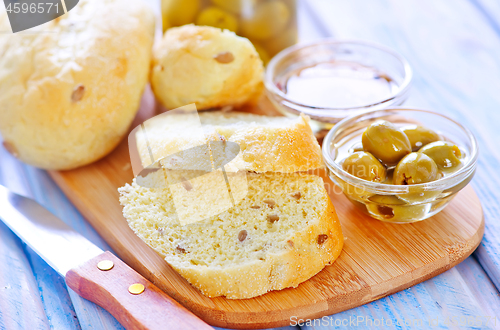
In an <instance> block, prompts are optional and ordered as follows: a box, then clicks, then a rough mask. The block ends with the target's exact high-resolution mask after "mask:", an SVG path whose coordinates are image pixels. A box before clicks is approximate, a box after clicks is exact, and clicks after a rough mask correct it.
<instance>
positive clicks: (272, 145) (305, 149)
mask: <svg viewBox="0 0 500 330" xmlns="http://www.w3.org/2000/svg"><path fill="white" fill-rule="evenodd" d="M187 116H189V117H187ZM199 119H200V122H201V125H202V127H201V128H200V127H199V126H198V127H197V125H196V124H197V123H196V121H194V120H192V115H186V116H185V115H175V116H157V117H154V118H152V119H150V120H148V121H147V124H146V126H145V127H146V133H147V134H146V135H144V134H142V131H140V132H138V133H137V135H136V141H137V150H138V155H139V157H140V159H141V162H142V165H143V166H144V167H146V166H148V165H150V164H151V163H152V162H153V161H156V160H159V159H161V158H163V157H165V156H169V155H173V154H175V153H177V152H179V151H181V150H186V149H188V148H190V147H195V146H197V145H200V144H203V143H204V141H230V142H235V143H237V144H238V145H239V147H240V149H241V152H240V153H239V154H238V156H236V158H235V159H234V160H233V161H232V162H231V165H232V166H233V167H235V168H237V169H238V170H243V171H253V172H257V173H264V172H279V173H293V172H299V171H308V170H311V169H317V168H321V167H323V161H322V157H321V149H320V146H319V144H318V142H317V140H316V138H315V136H314V134H313V132H312V130H311V127H310V126H309V117H307V116H304V115H302V116H299V117H296V118H285V117H269V116H260V115H254V114H249V113H244V112H235V111H232V112H223V111H210V112H201V113H199ZM198 125H199V122H198ZM199 131H200V132H202V133H201V136H200V134H199ZM145 136H147V138H145Z"/></svg>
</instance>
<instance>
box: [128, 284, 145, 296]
mask: <svg viewBox="0 0 500 330" xmlns="http://www.w3.org/2000/svg"><path fill="white" fill-rule="evenodd" d="M128 292H130V293H131V294H141V293H143V292H144V285H142V284H141V283H135V284H132V285H131V286H129V287H128Z"/></svg>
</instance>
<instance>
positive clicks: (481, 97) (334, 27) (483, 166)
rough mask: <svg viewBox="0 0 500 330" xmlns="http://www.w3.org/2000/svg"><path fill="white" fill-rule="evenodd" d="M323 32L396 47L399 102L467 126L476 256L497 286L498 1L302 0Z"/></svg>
mask: <svg viewBox="0 0 500 330" xmlns="http://www.w3.org/2000/svg"><path fill="white" fill-rule="evenodd" d="M308 4H310V6H311V8H312V10H313V11H314V13H315V15H316V16H317V17H319V18H320V19H321V21H322V22H324V24H325V25H326V26H327V29H328V31H329V33H330V34H332V35H335V36H336V37H338V38H343V39H351V38H354V39H366V40H371V41H374V42H379V43H382V44H384V45H386V46H389V47H392V48H394V49H396V50H398V51H399V52H401V53H402V54H403V55H404V56H405V57H407V59H408V60H409V62H410V64H411V65H412V67H413V69H414V76H415V78H414V84H413V87H412V90H411V93H410V98H409V99H408V101H407V102H406V103H405V105H408V106H414V107H419V108H424V109H430V110H433V111H437V112H442V113H444V114H446V115H448V116H450V117H452V118H455V119H456V120H458V121H460V122H462V123H464V124H465V125H467V127H469V128H470V129H471V130H472V131H473V133H474V134H475V135H476V138H477V139H478V142H479V150H480V156H479V161H478V170H477V172H476V177H475V179H474V180H473V182H472V185H473V186H474V188H475V190H476V192H477V193H478V195H479V197H480V199H481V201H482V202H483V204H484V211H485V221H486V231H485V237H484V240H483V242H482V244H481V245H480V247H479V248H478V251H477V252H476V255H477V258H478V259H479V261H480V262H481V265H482V266H483V268H484V269H486V270H487V272H488V274H489V275H490V278H491V279H492V280H493V281H494V283H495V284H496V286H497V288H499V289H500V221H499V218H500V204H499V203H498V201H499V200H500V189H499V188H498V187H500V176H499V174H498V168H500V150H499V148H498V145H499V144H500V134H499V130H498V123H500V111H498V109H499V107H500V93H498V86H499V77H500V62H499V58H500V30H499V29H498V26H499V22H500V5H499V3H498V1H495V0H474V1H467V0H455V1H447V0H407V1H397V0H387V1H383V2H382V1H377V2H372V3H370V5H369V6H367V4H366V2H365V1H361V0H352V1H349V2H345V1H340V0H312V1H309V2H308Z"/></svg>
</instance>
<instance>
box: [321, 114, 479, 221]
mask: <svg viewBox="0 0 500 330" xmlns="http://www.w3.org/2000/svg"><path fill="white" fill-rule="evenodd" d="M477 157H478V146H477V141H476V139H475V137H474V135H473V134H472V133H471V132H470V131H469V130H468V129H467V128H465V127H464V126H462V125H461V124H459V123H457V122H456V121H454V120H452V119H450V118H448V117H446V116H444V115H441V114H438V113H435V112H432V111H426V110H417V109H400V108H390V109H384V110H373V111H369V112H366V113H363V114H360V115H356V116H352V117H349V118H346V119H344V120H342V121H341V122H339V123H338V124H337V125H335V126H334V127H333V128H332V129H331V130H330V131H329V132H328V134H327V135H326V137H325V139H324V141H323V158H324V160H325V163H326V166H327V169H328V175H329V177H330V178H331V179H332V181H333V182H334V183H335V184H336V185H337V186H339V187H340V188H341V189H342V191H343V193H344V194H345V195H346V196H347V197H348V199H349V200H350V201H352V202H353V203H354V204H355V205H356V206H358V207H360V208H361V209H362V210H363V211H365V212H366V213H368V214H369V215H370V216H371V217H373V218H375V219H378V220H382V221H388V222H393V223H410V222H416V221H421V220H424V219H427V218H429V217H431V216H433V215H434V214H436V213H438V212H440V211H441V210H442V209H443V208H444V207H445V206H446V205H447V204H448V203H449V202H450V201H451V200H452V199H453V197H454V196H455V195H456V194H457V193H458V192H459V191H460V190H461V189H462V188H464V187H465V186H466V185H467V184H468V183H469V182H470V180H471V179H472V177H473V176H474V173H475V170H476V163H477Z"/></svg>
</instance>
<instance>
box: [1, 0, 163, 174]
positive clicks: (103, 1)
mask: <svg viewBox="0 0 500 330" xmlns="http://www.w3.org/2000/svg"><path fill="white" fill-rule="evenodd" d="M2 7H3V6H2ZM6 22H7V17H6V14H5V11H3V12H1V11H0V25H2V26H4V25H5V24H4V23H6ZM30 31H31V32H27V33H16V34H12V33H0V132H1V134H2V136H3V139H4V143H5V146H6V147H7V149H8V150H9V151H10V152H11V153H13V154H14V155H16V156H17V157H18V158H19V159H21V160H22V161H24V162H26V163H29V164H31V165H34V166H37V167H41V168H45V169H53V170H54V169H58V170H61V169H70V168H74V167H78V166H81V165H85V164H88V163H91V162H93V161H95V160H97V159H99V158H101V157H103V156H104V155H106V154H107V153H108V152H110V151H111V150H112V149H113V148H114V147H115V146H116V145H117V144H118V142H119V141H120V140H121V139H122V137H123V136H124V135H125V134H126V133H127V129H128V127H129V126H130V123H131V122H132V120H133V118H134V116H135V114H136V112H137V110H138V109H139V102H140V98H141V94H142V91H143V88H144V86H145V84H146V82H147V80H148V73H149V67H150V57H151V48H152V44H153V35H154V14H153V12H152V10H151V9H150V8H149V7H148V6H147V4H144V3H141V2H140V1H138V0H80V2H79V3H78V6H76V7H75V8H74V9H72V10H71V11H70V12H68V13H67V14H65V15H63V16H61V17H60V18H57V19H55V20H53V21H51V22H49V23H46V24H43V25H41V26H38V27H35V28H33V29H30ZM42 31H48V32H42Z"/></svg>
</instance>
